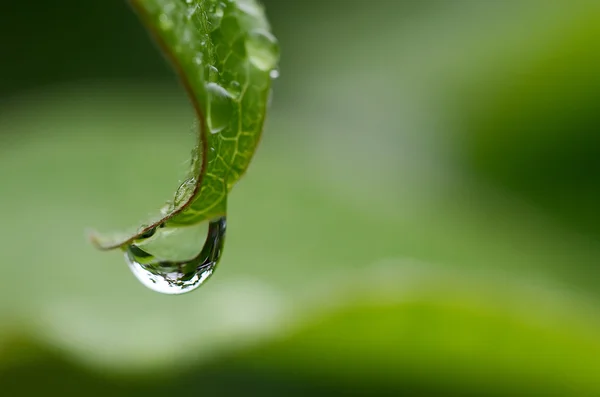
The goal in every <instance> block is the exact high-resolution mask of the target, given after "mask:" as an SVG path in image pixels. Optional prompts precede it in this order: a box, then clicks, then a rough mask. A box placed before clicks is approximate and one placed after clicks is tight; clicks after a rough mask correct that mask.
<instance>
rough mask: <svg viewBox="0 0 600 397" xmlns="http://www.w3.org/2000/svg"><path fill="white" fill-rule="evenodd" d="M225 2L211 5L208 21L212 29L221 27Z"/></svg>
mask: <svg viewBox="0 0 600 397" xmlns="http://www.w3.org/2000/svg"><path fill="white" fill-rule="evenodd" d="M224 8H225V7H224V4H223V3H220V4H214V5H213V6H212V7H210V9H209V10H208V13H207V14H208V21H209V23H210V28H211V30H215V29H217V28H218V27H219V25H220V24H221V19H223V14H224Z"/></svg>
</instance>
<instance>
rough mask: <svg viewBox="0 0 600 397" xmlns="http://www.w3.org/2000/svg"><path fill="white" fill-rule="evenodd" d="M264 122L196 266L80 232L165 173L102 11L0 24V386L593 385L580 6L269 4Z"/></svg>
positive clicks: (152, 114)
mask: <svg viewBox="0 0 600 397" xmlns="http://www.w3.org/2000/svg"><path fill="white" fill-rule="evenodd" d="M264 3H265V6H266V9H267V14H268V15H269V17H270V20H271V22H272V25H273V29H274V32H275V34H276V35H277V36H278V38H279V39H280V42H281V47H282V61H281V69H280V71H281V77H280V78H279V79H278V80H277V81H276V84H275V87H274V100H273V104H272V108H271V112H270V114H269V119H268V125H267V128H266V130H265V134H264V136H263V140H262V143H261V146H260V148H259V151H258V153H257V155H256V157H255V160H254V162H253V164H252V166H251V167H250V170H249V173H248V174H247V176H246V177H245V178H244V179H243V180H242V181H241V182H240V183H239V184H238V185H237V186H236V188H235V189H234V190H233V192H232V195H231V197H230V199H229V214H228V236H227V243H226V247H225V254H224V256H223V259H222V261H221V265H220V267H219V269H218V271H217V272H216V274H215V276H214V277H213V278H212V279H211V280H210V282H208V283H207V284H206V285H205V286H203V287H202V288H201V289H200V290H198V291H196V292H194V293H191V294H188V295H184V296H161V295H159V294H156V293H154V292H152V291H150V290H147V289H145V288H144V287H143V286H142V285H141V284H139V283H138V282H137V281H136V280H135V278H134V277H133V275H131V274H130V272H129V270H128V269H127V266H126V265H125V263H124V261H123V258H122V257H121V254H119V253H114V252H113V253H101V252H97V251H95V250H94V249H93V248H92V247H91V246H90V244H89V243H88V242H87V241H86V237H85V230H86V229H87V228H89V227H94V228H98V229H100V230H115V229H119V228H120V227H126V226H131V225H136V224H138V222H139V221H140V220H142V219H144V218H145V217H146V216H147V215H148V214H150V213H153V212H154V210H156V209H157V208H159V207H160V206H161V205H162V204H163V203H164V201H165V200H166V199H169V198H170V197H171V196H172V192H173V191H174V189H175V188H176V187H177V185H178V180H179V178H181V177H183V176H184V173H185V171H186V164H187V161H188V157H189V151H190V148H191V146H192V145H193V141H194V137H193V130H194V116H193V113H192V110H191V106H190V105H189V103H188V101H187V98H186V97H185V95H184V92H183V90H182V89H181V88H180V86H179V85H178V83H177V80H176V78H175V76H174V75H173V73H172V72H171V69H170V68H169V66H168V65H167V64H166V63H165V62H164V60H163V58H162V56H161V55H160V54H159V52H158V51H157V50H156V48H155V47H154V45H153V43H152V42H151V41H150V39H149V38H148V36H147V34H146V32H145V31H144V30H143V28H142V26H141V24H140V23H139V21H138V20H137V17H136V16H135V14H134V13H133V12H132V11H131V10H130V9H129V7H128V5H127V4H126V2H125V1H120V0H111V1H86V2H82V1H77V0H63V1H61V2H60V4H58V3H56V2H48V1H41V0H39V1H28V2H16V1H12V2H5V3H3V6H2V10H1V11H0V44H1V48H2V55H0V189H1V193H2V194H1V195H0V219H1V220H2V228H1V229H0V254H1V256H0V258H1V259H0V269H1V270H2V273H1V276H0V394H1V395H3V396H4V395H6V396H13V395H18V396H20V395H25V396H28V395H38V394H45V395H61V396H80V395H86V396H94V395H98V396H101V395H109V394H110V395H112V396H115V397H116V396H153V395H156V396H162V395H172V394H176V393H179V394H183V395H207V396H210V395H220V396H227V395H247V396H282V395H286V396H287V395H290V396H304V395H323V396H325V395H327V396H336V395H353V394H354V395H359V394H360V395H373V396H378V395H394V396H396V395H408V396H417V395H418V396H440V395H448V396H454V395H457V396H458V395H460V396H465V395H473V396H481V395H485V396H517V395H522V396H532V395H543V396H549V395H556V396H600V316H599V314H600V306H599V305H600V289H599V288H598V286H597V280H598V277H599V276H600V267H599V265H600V210H598V203H599V202H600V111H599V108H598V107H599V106H600V72H599V71H600V45H599V43H600V2H597V1H572V2H567V1H562V2H552V1H548V2H541V1H534V0H532V1H517V0H514V1H492V0H490V1H481V0H461V1H441V0H437V1H434V0H430V1H416V0H414V1H412V0H405V1H400V0H398V1H392V0H389V1H388V0H377V1H370V2H367V1H358V0H348V1H343V2H342V1H341V0H328V1H317V0H269V1H266V0H265V1H264Z"/></svg>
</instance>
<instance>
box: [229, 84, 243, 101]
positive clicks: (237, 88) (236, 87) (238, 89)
mask: <svg viewBox="0 0 600 397" xmlns="http://www.w3.org/2000/svg"><path fill="white" fill-rule="evenodd" d="M227 91H229V93H230V94H231V95H232V96H234V97H238V96H239V95H240V94H241V93H242V86H241V85H240V83H238V82H237V81H235V80H234V81H232V82H231V83H230V84H229V88H228V89H227Z"/></svg>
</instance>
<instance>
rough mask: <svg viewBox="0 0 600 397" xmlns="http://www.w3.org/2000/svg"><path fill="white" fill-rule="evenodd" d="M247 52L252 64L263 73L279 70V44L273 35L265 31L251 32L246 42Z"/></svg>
mask: <svg viewBox="0 0 600 397" xmlns="http://www.w3.org/2000/svg"><path fill="white" fill-rule="evenodd" d="M246 52H247V53H248V57H249V59H250V63H252V64H253V65H254V66H256V67H257V68H258V69H260V70H263V71H271V70H273V69H275V68H277V61H278V59H279V44H278V43H277V39H276V38H275V36H273V35H272V34H271V33H269V32H268V31H266V30H263V29H255V30H253V31H251V32H250V34H249V35H248V39H247V40H246Z"/></svg>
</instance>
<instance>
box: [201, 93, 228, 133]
mask: <svg viewBox="0 0 600 397" xmlns="http://www.w3.org/2000/svg"><path fill="white" fill-rule="evenodd" d="M206 91H207V93H208V109H209V111H208V117H207V123H208V128H209V130H210V132H211V133H212V134H216V133H218V132H221V131H222V130H223V129H225V127H227V126H228V125H229V123H230V122H231V115H232V113H233V97H232V95H231V93H230V92H229V91H227V90H226V89H225V88H223V87H222V86H220V85H219V84H217V83H208V84H206Z"/></svg>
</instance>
